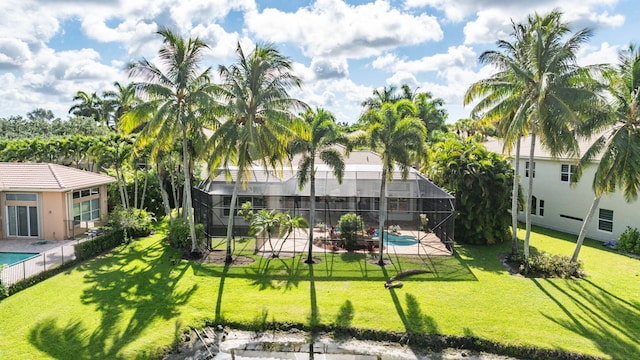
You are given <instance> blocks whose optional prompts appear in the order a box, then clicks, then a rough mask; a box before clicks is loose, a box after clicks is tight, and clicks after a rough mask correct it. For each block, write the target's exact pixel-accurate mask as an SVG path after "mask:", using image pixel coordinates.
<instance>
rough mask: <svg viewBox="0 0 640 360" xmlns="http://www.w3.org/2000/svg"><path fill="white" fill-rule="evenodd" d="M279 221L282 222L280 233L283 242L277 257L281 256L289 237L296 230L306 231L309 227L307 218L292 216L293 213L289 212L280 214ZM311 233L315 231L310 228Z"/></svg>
mask: <svg viewBox="0 0 640 360" xmlns="http://www.w3.org/2000/svg"><path fill="white" fill-rule="evenodd" d="M278 219H279V220H280V224H279V225H278V226H279V231H278V233H279V236H280V238H282V242H281V243H280V248H278V252H277V253H276V254H275V255H276V257H278V256H279V255H280V252H281V251H282V247H283V246H284V244H285V242H286V241H287V239H289V236H291V234H292V233H293V231H294V230H295V229H304V228H306V227H309V223H308V222H307V220H305V218H303V217H302V216H300V215H296V216H291V213H289V212H288V211H287V212H285V213H280V214H279V215H278ZM309 231H313V229H312V228H310V229H309ZM283 236H284V238H283Z"/></svg>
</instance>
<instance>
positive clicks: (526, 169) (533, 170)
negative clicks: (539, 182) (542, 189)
mask: <svg viewBox="0 0 640 360" xmlns="http://www.w3.org/2000/svg"><path fill="white" fill-rule="evenodd" d="M529 165H530V164H529V162H528V161H527V162H525V163H524V177H529V168H531V177H536V162H535V161H534V162H533V166H531V167H530V166H529Z"/></svg>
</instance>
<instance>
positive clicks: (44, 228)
mask: <svg viewBox="0 0 640 360" xmlns="http://www.w3.org/2000/svg"><path fill="white" fill-rule="evenodd" d="M115 181H116V179H114V178H113V177H111V176H107V175H102V174H97V173H93V172H89V171H84V170H79V169H74V168H70V167H67V166H62V165H56V164H46V163H18V162H16V163H1V162H0V240H6V239H25V240H33V239H40V240H45V239H46V240H63V239H69V238H72V237H73V236H75V234H76V233H77V230H76V229H77V228H79V227H82V228H89V227H92V225H93V224H94V223H95V222H99V221H100V220H101V219H103V218H104V216H105V215H106V214H107V184H109V183H112V182H115Z"/></svg>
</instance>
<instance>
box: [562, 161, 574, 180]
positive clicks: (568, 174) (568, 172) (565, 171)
mask: <svg viewBox="0 0 640 360" xmlns="http://www.w3.org/2000/svg"><path fill="white" fill-rule="evenodd" d="M560 181H562V182H569V181H571V182H575V181H576V166H575V165H569V164H562V165H560Z"/></svg>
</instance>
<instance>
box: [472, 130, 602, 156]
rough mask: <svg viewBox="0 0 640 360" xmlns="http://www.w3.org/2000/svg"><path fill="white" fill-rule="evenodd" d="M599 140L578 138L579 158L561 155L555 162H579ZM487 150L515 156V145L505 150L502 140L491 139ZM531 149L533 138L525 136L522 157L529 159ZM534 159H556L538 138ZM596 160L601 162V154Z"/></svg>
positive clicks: (486, 143) (595, 137)
mask: <svg viewBox="0 0 640 360" xmlns="http://www.w3.org/2000/svg"><path fill="white" fill-rule="evenodd" d="M597 138H598V136H596V135H594V136H592V137H590V138H578V147H579V149H580V154H579V156H578V157H573V156H568V155H560V156H558V157H557V158H555V160H574V161H577V160H578V159H579V157H580V156H582V154H584V153H585V152H586V151H587V150H588V149H589V147H590V146H591V144H592V143H593V142H594V141H595V140H596V139H597ZM483 144H484V146H485V147H486V148H487V150H489V151H491V152H495V153H498V154H502V155H508V156H514V155H515V145H514V146H513V148H511V149H505V148H504V142H503V141H502V139H499V138H494V139H489V140H488V141H486V142H484V143H483ZM530 148H531V137H530V136H525V137H523V138H522V140H521V142H520V157H521V158H525V157H527V158H528V157H529V149H530ZM534 157H535V158H536V159H554V158H553V157H552V156H551V153H550V152H549V150H548V149H547V148H546V147H545V146H544V145H543V144H542V143H541V142H540V138H539V137H537V138H536V143H535V153H534ZM594 160H600V154H598V156H596V157H595V159H594Z"/></svg>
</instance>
